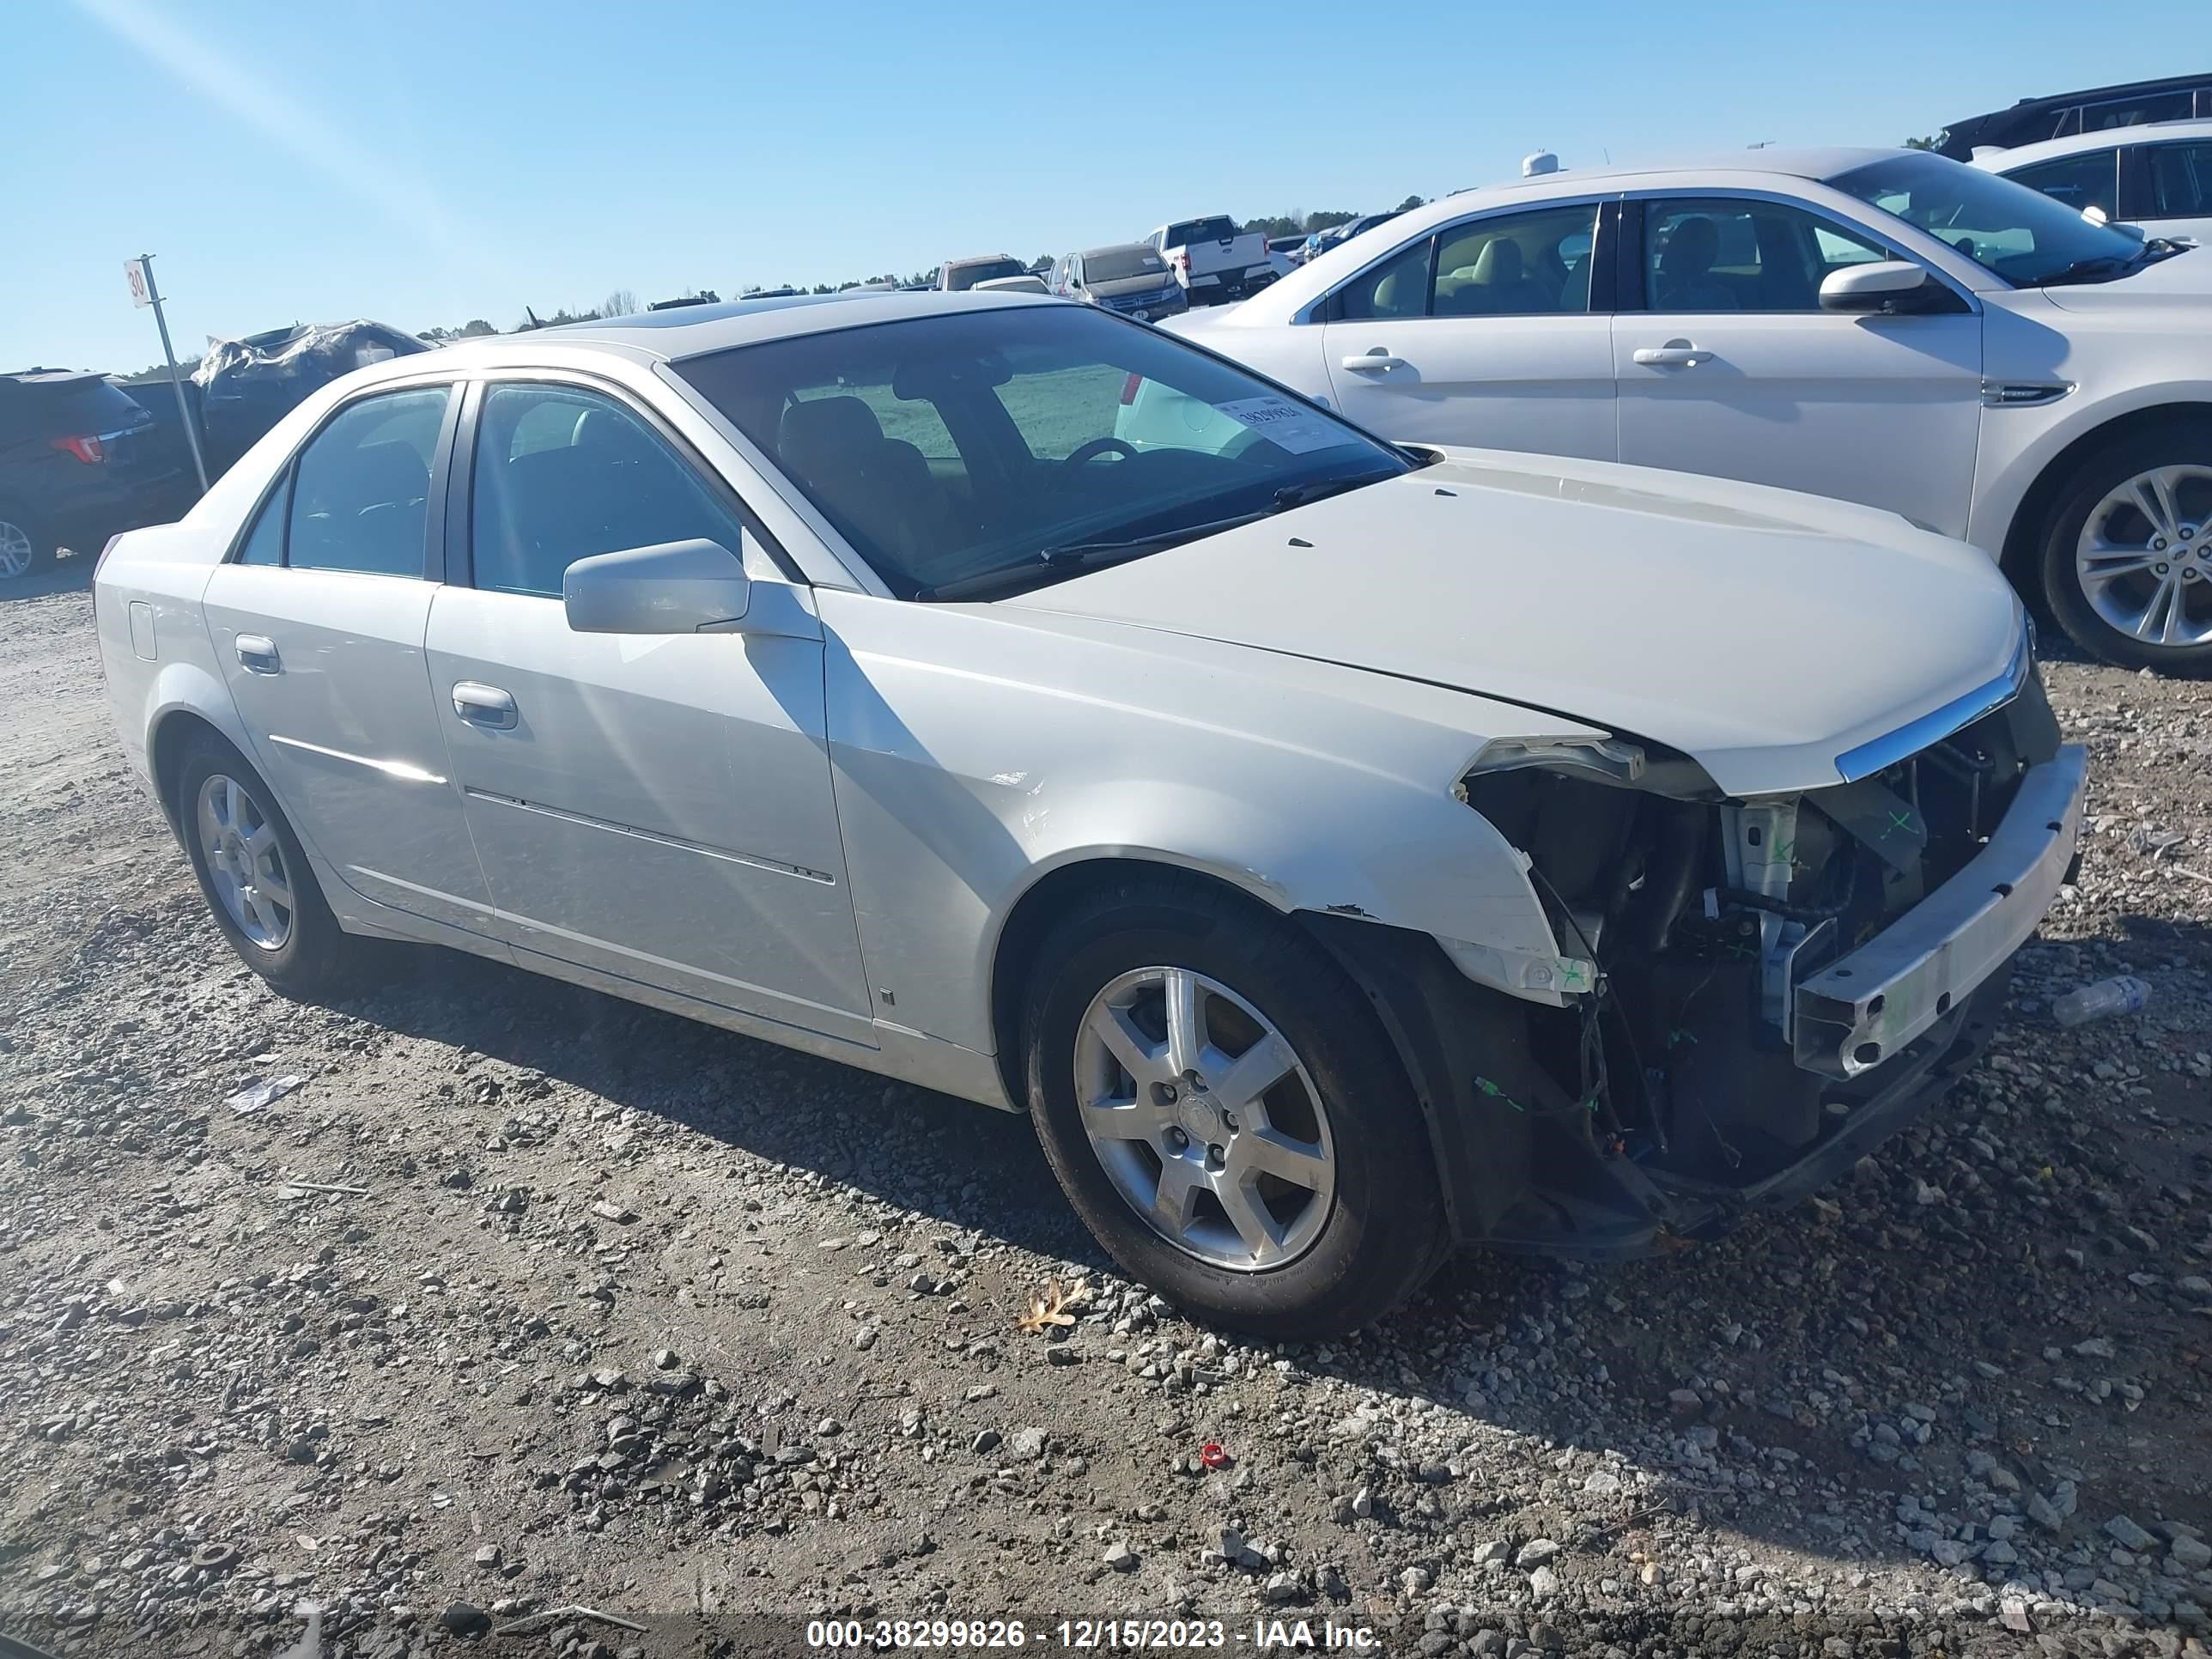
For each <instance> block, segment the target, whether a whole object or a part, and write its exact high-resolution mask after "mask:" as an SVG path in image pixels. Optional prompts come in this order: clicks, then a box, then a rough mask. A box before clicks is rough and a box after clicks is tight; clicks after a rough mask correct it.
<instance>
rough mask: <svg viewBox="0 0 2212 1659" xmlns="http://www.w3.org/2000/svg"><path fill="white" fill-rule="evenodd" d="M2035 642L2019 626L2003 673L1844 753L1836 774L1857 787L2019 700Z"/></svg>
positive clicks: (2027, 629)
mask: <svg viewBox="0 0 2212 1659" xmlns="http://www.w3.org/2000/svg"><path fill="white" fill-rule="evenodd" d="M2034 638H2035V635H2034V630H2033V629H2032V628H2031V627H2029V626H2027V624H2026V623H2025V622H2023V624H2022V626H2021V630H2020V641H2019V643H2018V644H2017V645H2015V647H2013V653H2012V660H2011V662H2010V663H2008V664H2007V665H2006V667H2005V671H2004V672H2003V673H2002V674H2000V675H1998V676H1997V677H1996V678H1995V679H1993V680H1991V681H1990V682H1989V683H1988V684H1986V685H1978V686H1976V687H1975V688H1974V689H1973V690H1972V691H1969V692H1967V693H1966V696H1963V697H1954V698H1953V699H1952V700H1951V701H1950V702H1947V703H1945V704H1944V705H1943V706H1942V708H1937V709H1934V710H1931V711H1930V712H1929V713H1928V714H1923V715H1922V716H1921V717H1920V718H1919V719H1918V720H1908V721H1907V722H1906V723H1905V725H1903V726H1899V727H1898V728H1897V730H1895V731H1894V732H1885V733H1883V734H1882V735H1881V737H1878V738H1874V739H1872V740H1871V741H1870V742H1867V743H1863V744H1859V745H1858V747H1857V748H1856V749H1847V750H1844V752H1843V753H1842V754H1840V755H1838V756H1837V757H1836V774H1837V775H1838V777H1840V778H1841V779H1842V780H1843V781H1844V782H1845V783H1857V781H1859V780H1860V779H1861V778H1870V777H1872V776H1874V775H1875V773H1877V772H1885V771H1887V770H1888V769H1890V768H1891V767H1893V766H1894V765H1896V764H1897V763H1899V761H1902V760H1909V759H1910V758H1911V757H1913V756H1915V755H1917V754H1918V753H1919V752H1920V751H1921V750H1923V749H1925V748H1927V747H1928V746H1929V744H1936V743H1941V742H1942V740H1943V739H1944V738H1948V737H1949V736H1950V735H1951V734H1952V733H1953V732H1956V731H1958V730H1959V729H1960V727H1962V726H1972V724H1973V723H1974V722H1975V721H1976V720H1979V719H1981V718H1982V716H1983V715H1984V714H1993V713H1995V712H1996V710H1998V709H2000V708H2003V707H2004V706H2005V705H2006V704H2007V703H2008V702H2011V701H2012V700H2013V699H2014V698H2015V697H2016V696H2019V695H2020V693H2021V687H2022V686H2024V685H2026V684H2027V677H2028V676H2029V675H2030V674H2032V673H2033V672H2034V671H2035V650H2034Z"/></svg>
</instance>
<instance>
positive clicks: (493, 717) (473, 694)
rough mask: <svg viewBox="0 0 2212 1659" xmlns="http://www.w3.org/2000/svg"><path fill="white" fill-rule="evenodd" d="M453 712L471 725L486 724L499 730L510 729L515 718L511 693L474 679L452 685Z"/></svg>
mask: <svg viewBox="0 0 2212 1659" xmlns="http://www.w3.org/2000/svg"><path fill="white" fill-rule="evenodd" d="M453 712H454V713H455V714H459V716H460V717H461V718H462V719H463V720H466V721H467V722H468V723H469V724H470V725H471V726H490V727H491V728H492V729H494V730H495V731H500V732H505V731H507V730H510V729H511V728H512V727H513V725H514V722H515V719H516V711H515V707H514V697H513V694H512V693H510V692H506V691H502V690H500V689H499V688H498V687H497V686H495V685H480V684H477V682H476V681H474V680H462V681H460V682H459V684H456V685H455V686H454V687H453Z"/></svg>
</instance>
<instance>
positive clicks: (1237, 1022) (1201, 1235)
mask: <svg viewBox="0 0 2212 1659" xmlns="http://www.w3.org/2000/svg"><path fill="white" fill-rule="evenodd" d="M1075 1073H1076V1082H1075V1086H1076V1097H1077V1099H1078V1100H1079V1101H1080V1102H1081V1103H1082V1109H1083V1127H1084V1132H1085V1133H1086V1134H1087V1135H1088V1136H1089V1137H1090V1139H1091V1149H1092V1151H1093V1152H1095V1153H1096V1154H1097V1158H1098V1162H1099V1165H1100V1167H1101V1168H1102V1169H1103V1170H1105V1172H1106V1176H1107V1179H1109V1181H1111V1182H1113V1183H1114V1189H1115V1191H1116V1192H1118V1193H1120V1194H1121V1196H1122V1198H1124V1199H1125V1200H1127V1202H1128V1204H1129V1206H1130V1207H1131V1208H1132V1209H1133V1210H1134V1211H1135V1212H1137V1214H1138V1215H1139V1217H1140V1218H1142V1219H1143V1220H1144V1223H1145V1225H1146V1226H1148V1227H1150V1228H1152V1231H1154V1232H1156V1233H1158V1234H1159V1236H1160V1237H1163V1238H1164V1239H1165V1240H1167V1241H1168V1243H1170V1244H1173V1245H1175V1246H1176V1248H1177V1249H1182V1250H1184V1251H1187V1252H1188V1253H1189V1254H1190V1255H1194V1256H1196V1257H1198V1258H1199V1259H1200V1260H1201V1261H1210V1262H1212V1263H1214V1264H1215V1265H1216V1266H1218V1267H1227V1268H1230V1269H1232V1270H1233V1271H1236V1272H1239V1273H1250V1272H1254V1271H1256V1270H1258V1269H1261V1268H1265V1267H1280V1266H1282V1265H1284V1264H1285V1263H1286V1262H1291V1261H1296V1260H1297V1258H1298V1257H1299V1256H1301V1255H1304V1254H1305V1252H1306V1251H1307V1250H1308V1249H1311V1248H1312V1245H1313V1243H1314V1241H1315V1240H1316V1238H1318V1237H1320V1236H1321V1231H1322V1226H1323V1225H1324V1224H1325V1223H1326V1222H1327V1221H1328V1212H1329V1206H1330V1204H1331V1203H1332V1202H1333V1201H1334V1196H1335V1191H1336V1158H1335V1153H1334V1149H1333V1147H1332V1146H1331V1145H1330V1141H1329V1130H1328V1112H1327V1110H1326V1109H1324V1108H1323V1107H1322V1100H1321V1091H1319V1090H1318V1089H1316V1087H1315V1086H1314V1082H1313V1079H1312V1078H1311V1077H1310V1076H1309V1075H1308V1073H1307V1072H1306V1068H1305V1066H1304V1065H1303V1064H1302V1063H1301V1062H1300V1060H1299V1059H1298V1056H1297V1052H1296V1051H1295V1050H1294V1049H1292V1048H1291V1045H1290V1042H1289V1041H1288V1039H1286V1038H1285V1036H1283V1034H1282V1033H1281V1032H1280V1031H1279V1030H1276V1029H1275V1027H1274V1026H1273V1024H1269V1023H1268V1020H1267V1017H1266V1016H1265V1015H1264V1014H1262V1013H1261V1012H1260V1011H1259V1010H1258V1009H1256V1008H1255V1007H1254V1006H1252V1005H1251V1004H1250V1003H1249V1002H1247V1001H1245V1000H1244V999H1243V998H1242V997H1240V996H1238V995H1237V994H1236V993H1235V992H1234V991H1232V990H1231V989H1230V988H1229V987H1227V986H1225V985H1223V984H1221V983H1220V982H1219V981H1215V980H1212V979H1209V978H1207V977H1206V975H1203V974H1197V973H1193V972H1192V971H1191V970H1190V969H1188V968H1169V967H1146V968H1139V969H1133V970H1132V971H1130V972H1128V973H1125V974H1123V975H1121V976H1119V977H1118V978H1116V979H1115V980H1114V981H1112V982H1110V983H1109V984H1108V985H1107V986H1106V987H1104V988H1103V989H1102V990H1101V991H1100V992H1099V993H1098V994H1097V996H1096V997H1094V998H1092V999H1091V1006H1090V1007H1089V1008H1088V1009H1087V1010H1086V1011H1085V1013H1084V1016H1083V1024H1082V1026H1081V1027H1080V1030H1079V1035H1078V1036H1077V1040H1076V1048H1075Z"/></svg>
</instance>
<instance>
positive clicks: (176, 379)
mask: <svg viewBox="0 0 2212 1659" xmlns="http://www.w3.org/2000/svg"><path fill="white" fill-rule="evenodd" d="M138 261H139V264H141V265H142V266H143V267H144V269H145V271H146V298H147V300H148V301H149V302H151V304H152V305H153V307H154V326H155V327H156V328H158V329H160V330H161V355H162V356H164V357H166V358H167V359H168V360H169V386H170V389H171V390H172V391H173V392H175V393H176V394H177V415H178V417H179V419H181V420H182V421H183V422H184V423H185V442H186V443H188V444H190V445H191V447H192V471H195V472H197V473H198V474H199V475H200V494H201V495H206V494H207V489H208V475H207V459H206V458H205V457H204V456H203V455H202V454H201V453H200V423H199V422H197V420H194V419H193V418H192V406H191V404H188V403H186V402H185V377H184V376H183V375H181V374H178V373H177V354H176V352H175V351H174V350H173V349H171V347H170V345H169V320H168V319H167V318H166V317H164V316H162V314H161V289H158V288H156V287H155V286H154V256H153V255H152V254H150V253H142V254H140V255H139V256H138Z"/></svg>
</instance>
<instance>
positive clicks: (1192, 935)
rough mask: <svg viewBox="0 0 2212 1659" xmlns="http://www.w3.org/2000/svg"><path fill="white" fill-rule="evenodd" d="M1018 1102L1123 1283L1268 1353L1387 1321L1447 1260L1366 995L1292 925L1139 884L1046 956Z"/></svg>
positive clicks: (1089, 904)
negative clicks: (1288, 1343)
mask: <svg viewBox="0 0 2212 1659" xmlns="http://www.w3.org/2000/svg"><path fill="white" fill-rule="evenodd" d="M1039 963H1040V971H1039V974H1038V975H1037V983H1036V990H1035V992H1034V994H1033V995H1032V998H1031V1000H1030V1007H1029V1011H1028V1018H1027V1019H1026V1021H1025V1023H1024V1024H1025V1039H1026V1048H1027V1057H1028V1079H1029V1095H1030V1107H1031V1111H1032V1115H1034V1117H1035V1118H1036V1128H1037V1136H1038V1139H1040V1140H1041V1141H1042V1143H1043V1146H1044V1152H1045V1158H1046V1159H1047V1161H1048V1162H1049V1163H1050V1164H1051V1165H1052V1168H1053V1173H1054V1175H1055V1176H1057V1177H1058V1178H1059V1181H1060V1188H1061V1189H1062V1190H1063V1191H1064V1192H1066V1194H1067V1198H1068V1201H1069V1202H1070V1203H1071V1204H1072V1205H1073V1206H1074V1208H1075V1211H1076V1212H1077V1213H1078V1214H1079V1216H1081V1217H1082V1218H1083V1220H1084V1222H1085V1225H1087V1226H1088V1227H1089V1228H1090V1229H1091V1233H1092V1234H1093V1235H1094V1236H1095V1237H1097V1240H1098V1242H1099V1243H1101V1244H1103V1246H1105V1248H1106V1249H1107V1250H1108V1251H1109V1252H1110V1253H1111V1254H1112V1255H1113V1257H1114V1259H1115V1261H1118V1262H1119V1263H1120V1264H1121V1266H1122V1267H1123V1268H1125V1269H1126V1270H1127V1272H1128V1273H1130V1274H1131V1275H1133V1277H1135V1278H1136V1279H1140V1280H1142V1281H1143V1282H1144V1283H1146V1284H1148V1285H1152V1286H1153V1287H1154V1288H1155V1289H1157V1290H1158V1291H1160V1292H1161V1294H1163V1295H1164V1296H1166V1297H1169V1298H1170V1299H1171V1300H1173V1301H1174V1302H1176V1303H1177V1304H1180V1305H1182V1307H1184V1308H1186V1309H1188V1310H1191V1311H1193V1312H1194V1313H1197V1314H1200V1315H1201V1316H1205V1317H1206V1318H1208V1319H1211V1320H1212V1321H1214V1322H1218V1323H1219V1324H1222V1325H1224V1326H1227V1327H1231V1328H1236V1329H1239V1330H1243V1331H1247V1332H1249V1333H1251V1334H1255V1335H1258V1336H1262V1337H1267V1338H1271V1339H1283V1338H1306V1337H1320V1336H1332V1335H1339V1334H1343V1333H1346V1332H1348V1331H1351V1330H1353V1329H1356V1328H1358V1327H1360V1326H1363V1325H1365V1324H1368V1323H1370V1322H1372V1321H1374V1320H1376V1319H1378V1318H1381V1317H1382V1316H1383V1315H1385V1314H1387V1313H1389V1311H1391V1310H1393V1309H1395V1308H1396V1307H1398V1306H1399V1305H1400V1304H1402V1303H1404V1302H1405V1301H1406V1300H1407V1298H1408V1297H1411V1296H1412V1295H1413V1293H1414V1292H1415V1291H1418V1290H1419V1288H1420V1286H1421V1285H1423V1284H1424V1283H1425V1281H1426V1280H1427V1279H1428V1278H1429V1276H1430V1275H1431V1273H1433V1272H1434V1270H1435V1269H1436V1267H1437V1265H1438V1263H1439V1262H1441V1261H1442V1260H1443V1255H1444V1254H1445V1252H1446V1250H1447V1249H1448V1248H1449V1231H1448V1229H1447V1227H1446V1225H1445V1219H1444V1212H1443V1197H1442V1194H1441V1193H1440V1192H1439V1190H1438V1187H1437V1173H1436V1167H1435V1164H1434V1162H1433V1160H1432V1158H1431V1154H1430V1151H1429V1142H1428V1136H1427V1132H1426V1127H1425V1124H1424V1123H1423V1121H1422V1119H1421V1114H1420V1109H1419V1104H1418V1103H1417V1102H1416V1101H1415V1099H1414V1097H1413V1088H1412V1086H1411V1085H1410V1084H1408V1082H1407V1079H1406V1075H1405V1072H1404V1069H1403V1067H1402V1066H1401V1065H1400V1064H1399V1062H1398V1059H1397V1056H1396V1054H1395V1052H1394V1051H1393V1049H1392V1048H1391V1047H1390V1044H1389V1039H1388V1038H1387V1037H1386V1036H1384V1035H1383V1030H1382V1028H1381V1026H1380V1025H1379V1024H1378V1023H1377V1022H1376V1018H1375V1016H1374V1013H1373V1012H1372V1010H1371V1009H1370V1007H1369V1006H1368V1004H1367V1000H1366V998H1365V996H1364V994H1362V993H1361V992H1360V990H1359V989H1358V987H1357V986H1356V985H1354V984H1353V983H1352V981H1351V979H1350V978H1349V977H1348V976H1347V975H1346V974H1345V973H1344V971H1343V969H1341V968H1340V967H1339V966H1338V965H1337V963H1335V962H1334V959H1333V958H1331V957H1329V956H1328V953H1327V952H1326V951H1323V950H1322V947H1321V946H1320V945H1318V944H1317V943H1316V942H1315V941H1314V940H1313V939H1311V938H1310V937H1309V936H1308V935H1307V934H1305V933H1304V932H1302V931H1301V930H1300V929H1298V928H1297V927H1296V926H1295V925H1293V924H1291V923H1290V922H1288V921H1283V920H1282V919H1280V918H1279V917H1275V916H1273V915H1267V914H1266V913H1264V912H1262V911H1260V910H1259V909H1257V908H1255V907H1252V906H1249V904H1248V903H1246V902H1244V901H1242V900H1239V899H1237V898H1236V897H1234V896H1230V895H1227V894H1225V893H1223V892H1221V891H1220V890H1217V889H1215V888H1212V887H1211V886H1210V885H1208V884H1205V883H1203V882H1200V881H1197V880H1195V879H1193V878H1182V877H1176V876H1161V877H1133V878H1128V879H1126V880H1123V881H1120V882H1117V883H1115V884H1113V885H1112V886H1110V887H1108V888H1104V889H1102V890H1099V891H1097V892H1096V893H1093V894H1091V895H1090V896H1087V897H1085V899H1083V900H1081V901H1079V902H1078V903H1077V904H1076V905H1075V906H1074V907H1073V909H1072V910H1071V911H1070V913H1069V914H1068V915H1066V916H1064V917H1063V918H1062V919H1061V920H1060V923H1059V924H1058V926H1057V927H1055V928H1054V931H1053V933H1052V934H1051V936H1050V938H1049V939H1048V940H1047V941H1046V942H1045V944H1044V945H1043V947H1042V952H1041V954H1040V957H1039Z"/></svg>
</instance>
